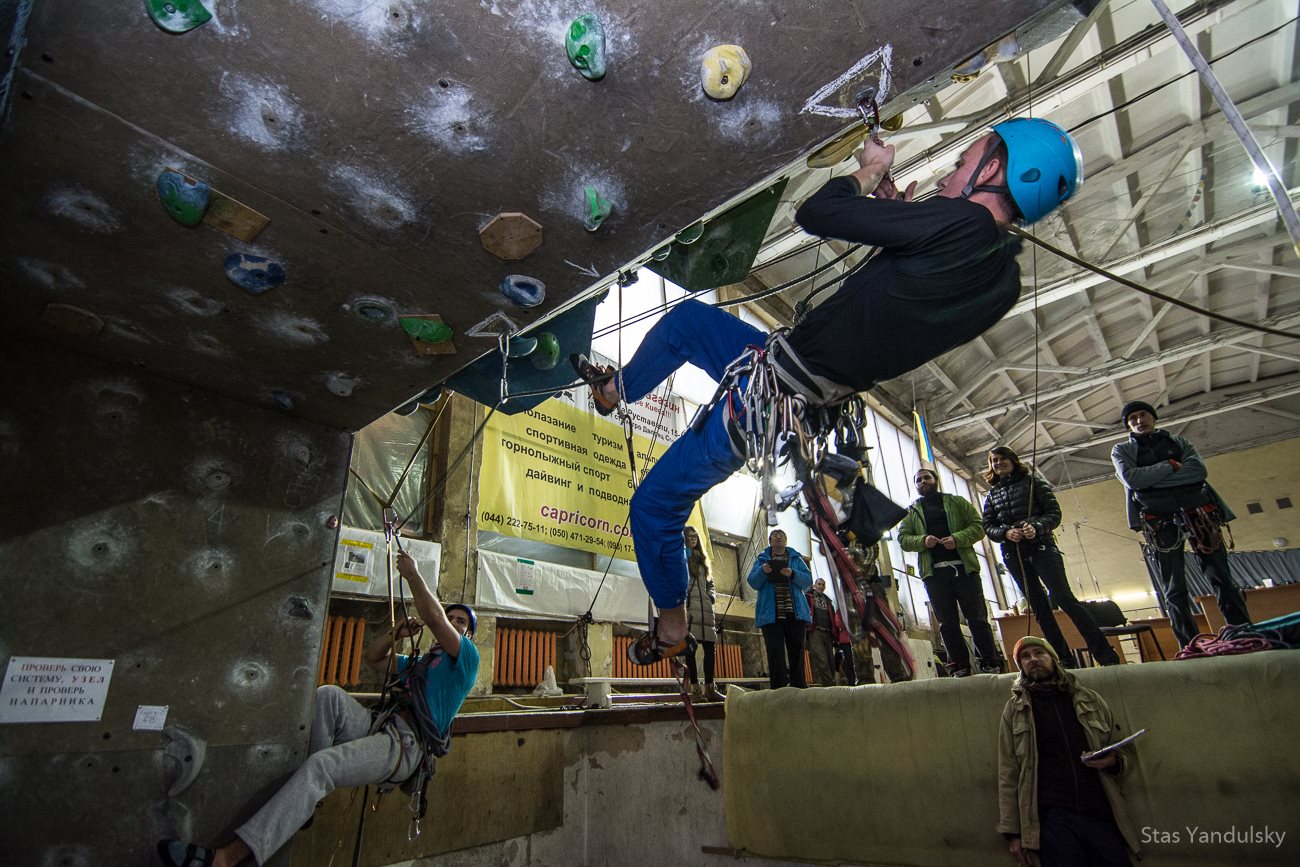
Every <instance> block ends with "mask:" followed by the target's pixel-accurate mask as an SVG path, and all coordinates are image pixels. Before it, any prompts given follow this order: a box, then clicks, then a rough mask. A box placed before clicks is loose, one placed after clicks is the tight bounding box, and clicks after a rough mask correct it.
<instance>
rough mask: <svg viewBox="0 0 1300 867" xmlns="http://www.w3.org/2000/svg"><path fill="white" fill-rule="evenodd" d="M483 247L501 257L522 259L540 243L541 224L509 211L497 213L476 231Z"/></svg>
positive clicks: (526, 216)
mask: <svg viewBox="0 0 1300 867" xmlns="http://www.w3.org/2000/svg"><path fill="white" fill-rule="evenodd" d="M478 237H479V240H480V241H482V242H483V247H484V248H485V249H486V250H487V251H488V252H489V253H491V254H492V255H494V256H496V257H498V258H501V259H508V260H509V259H522V258H524V257H525V256H527V255H528V254H529V253H531V252H533V251H534V250H536V249H537V248H538V247H540V246H541V245H542V224H541V223H539V222H537V221H536V220H534V219H533V218H532V217H529V216H528V215H527V214H520V213H517V212H514V211H509V212H506V213H503V214H497V215H496V216H495V217H493V218H492V221H491V222H489V223H488V224H487V225H486V226H484V227H483V229H482V231H480V232H479V233H478Z"/></svg>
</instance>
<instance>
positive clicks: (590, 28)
mask: <svg viewBox="0 0 1300 867" xmlns="http://www.w3.org/2000/svg"><path fill="white" fill-rule="evenodd" d="M564 51H565V53H566V54H568V55H569V62H570V63H572V64H573V66H574V68H575V69H577V70H578V71H579V72H581V73H582V77H583V78H586V79H587V80H588V81H600V80H601V79H602V78H604V77H605V25H603V24H601V23H600V19H599V18H597V17H596V16H595V15H592V14H591V13H590V12H588V13H586V14H585V15H579V16H578V17H577V18H575V19H573V23H572V24H570V25H569V32H568V33H567V34H565V37H564Z"/></svg>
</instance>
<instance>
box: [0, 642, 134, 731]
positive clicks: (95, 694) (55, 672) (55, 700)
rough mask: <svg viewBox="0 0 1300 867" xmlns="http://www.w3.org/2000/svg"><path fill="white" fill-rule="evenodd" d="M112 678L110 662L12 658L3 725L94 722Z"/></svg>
mask: <svg viewBox="0 0 1300 867" xmlns="http://www.w3.org/2000/svg"><path fill="white" fill-rule="evenodd" d="M112 677H113V660H111V659H57V658H51V657H42V656H15V657H12V658H11V659H10V660H9V668H8V670H7V671H6V672H5V679H4V683H3V684H0V723H31V722H94V721H95V720H98V719H99V718H100V717H101V716H103V713H104V700H105V699H106V698H107V697H108V683H109V681H110V680H111V679H112Z"/></svg>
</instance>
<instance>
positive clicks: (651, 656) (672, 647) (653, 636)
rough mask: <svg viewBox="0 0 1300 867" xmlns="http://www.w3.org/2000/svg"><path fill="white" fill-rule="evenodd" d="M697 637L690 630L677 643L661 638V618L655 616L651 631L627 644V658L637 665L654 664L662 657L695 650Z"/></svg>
mask: <svg viewBox="0 0 1300 867" xmlns="http://www.w3.org/2000/svg"><path fill="white" fill-rule="evenodd" d="M695 647H696V644H695V637H694V636H693V635H691V634H690V633H689V632H688V633H686V636H685V637H684V638H682V640H681V641H678V642H677V643H676V644H667V643H665V642H663V641H660V640H659V618H657V617H656V618H655V620H654V623H653V624H652V627H651V629H650V631H649V632H647V633H646V634H645V635H642V636H641V637H640V638H638V639H637V640H636V641H633V642H632V643H631V644H629V645H628V646H627V658H628V659H630V660H631V661H632V662H633V663H634V664H636V665H654V664H655V663H656V662H658V661H660V660H661V659H668V658H669V657H673V656H681V655H682V654H684V653H694V652H695Z"/></svg>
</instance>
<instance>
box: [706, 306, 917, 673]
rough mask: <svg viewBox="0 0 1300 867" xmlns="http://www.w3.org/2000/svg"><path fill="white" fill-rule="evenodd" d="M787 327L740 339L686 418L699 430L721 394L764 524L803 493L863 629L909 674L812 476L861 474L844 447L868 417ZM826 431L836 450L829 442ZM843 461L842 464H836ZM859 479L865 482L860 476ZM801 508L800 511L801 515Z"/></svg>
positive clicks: (903, 649)
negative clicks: (819, 369)
mask: <svg viewBox="0 0 1300 867" xmlns="http://www.w3.org/2000/svg"><path fill="white" fill-rule="evenodd" d="M786 335H787V331H786V330H785V329H778V330H776V331H773V332H772V333H771V334H770V335H768V339H767V341H766V343H765V344H764V345H763V346H757V345H750V346H748V347H746V349H745V352H744V353H743V354H742V355H741V356H740V357H739V358H737V359H736V360H735V361H733V362H732V363H731V364H730V365H728V367H727V368H726V370H725V371H724V372H723V375H722V380H721V382H719V384H718V388H717V390H716V391H715V392H714V394H713V397H712V399H711V400H710V401H709V402H708V403H707V404H704V405H702V406H701V407H700V409H699V411H698V412H697V413H696V415H695V418H694V419H693V420H692V422H691V426H692V428H693V429H695V430H696V431H699V430H700V429H701V428H702V427H703V425H704V424H705V422H706V421H707V419H708V418H709V417H710V415H711V414H712V412H713V411H714V409H715V408H716V407H717V406H718V405H719V404H722V403H723V402H725V407H726V413H727V426H728V432H729V434H730V436H731V444H732V450H733V452H735V454H736V455H737V456H738V457H740V458H741V459H743V460H744V462H745V466H746V467H747V468H748V469H749V471H750V472H751V473H753V474H754V475H755V476H757V477H758V478H759V480H760V486H761V487H760V497H761V501H762V505H763V509H764V511H765V512H766V514H767V521H768V524H769V525H771V526H775V524H776V515H777V512H778V511H780V510H782V509H784V508H786V507H788V506H789V505H791V504H792V502H793V500H794V498H795V497H796V496H797V495H798V494H799V493H802V494H803V497H804V500H805V503H806V506H807V511H806V514H807V518H806V520H805V523H808V524H809V526H810V527H811V528H812V530H813V533H814V534H815V535H816V536H817V538H818V539H819V540H820V541H821V542H822V544H823V545H824V546H826V548H827V550H828V551H830V553H831V562H832V564H833V565H834V567H835V573H836V575H837V577H838V578H839V581H840V585H841V587H842V588H843V598H845V599H852V600H853V603H854V608H855V610H856V613H857V615H858V618H859V620H860V622H861V625H862V630H863V631H864V632H867V633H869V634H872V635H874V636H875V637H876V639H877V642H878V643H880V644H881V645H882V646H885V647H888V648H889V649H890V650H891V651H893V652H894V653H896V654H897V656H898V658H899V659H900V660H901V661H902V664H903V668H904V669H905V670H906V671H907V672H908V673H909V674H910V673H911V672H912V671H914V662H913V661H912V657H911V653H910V650H909V649H908V647H907V645H906V644H904V643H903V642H902V640H901V639H900V638H899V634H900V633H901V632H902V626H901V624H899V623H898V621H897V617H896V616H895V615H894V613H893V612H892V611H891V610H890V609H889V606H888V603H887V601H886V600H885V599H884V598H882V597H881V596H878V595H877V594H875V593H874V592H873V591H872V590H871V587H870V582H869V579H868V577H867V576H866V575H865V574H864V571H863V568H862V567H861V566H859V564H858V562H857V561H855V559H854V557H853V556H852V555H851V554H850V553H849V546H848V544H847V543H846V541H845V540H844V539H842V538H841V535H840V524H839V520H838V518H837V517H836V515H835V509H834V507H833V506H832V505H831V501H830V497H829V496H828V495H827V494H826V491H825V490H824V487H823V486H822V484H821V483H820V482H819V481H817V480H815V479H814V474H818V473H822V472H828V471H831V470H832V469H837V470H838V471H839V472H838V473H833V474H840V475H842V476H843V477H845V479H846V481H847V478H848V477H852V476H856V475H858V474H859V467H860V464H859V462H858V461H856V460H854V459H853V458H851V457H849V455H852V454H854V453H860V452H861V451H862V450H863V446H862V433H861V431H862V428H863V426H864V425H865V423H866V405H865V404H864V403H863V401H862V398H861V397H860V396H858V395H857V394H856V392H855V391H854V390H853V389H851V388H848V387H846V386H841V385H839V384H837V383H834V382H832V381H830V380H828V379H826V378H825V377H822V376H820V375H818V374H816V373H814V372H813V371H812V370H810V369H809V368H808V367H807V365H805V364H804V363H803V362H802V360H801V359H800V358H799V357H798V355H797V354H796V353H795V352H794V351H793V350H792V349H791V348H790V346H789V343H788V341H787V338H786ZM831 437H834V441H835V449H836V450H835V451H834V452H832V451H830V449H829V442H828V441H829V440H830V438H831ZM786 461H792V462H793V464H794V466H795V467H796V477H797V479H798V481H797V484H796V486H795V487H794V488H792V489H790V490H787V491H785V492H778V491H777V488H776V484H775V482H774V479H775V476H776V473H777V470H778V468H779V466H780V465H782V464H784V463H785V462H786ZM844 463H846V464H847V465H848V466H847V468H845V467H839V466H837V465H839V464H844ZM862 483H863V484H868V483H867V482H866V480H862ZM846 489H847V487H846ZM854 490H856V489H854ZM851 505H852V503H850V506H851ZM900 511H901V510H900ZM804 514H805V513H804V512H801V517H804ZM901 517H902V516H901V514H900V515H899V516H898V518H901ZM894 523H897V519H896V520H895V521H894ZM862 541H863V545H861V546H859V551H861V552H862V555H863V557H862V560H863V563H871V564H874V560H875V546H874V543H875V542H876V539H870V540H866V539H864V540H862ZM868 548H870V549H871V550H872V555H871V556H870V557H868V556H867V555H866V550H867V549H868ZM724 616H725V615H724Z"/></svg>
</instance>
